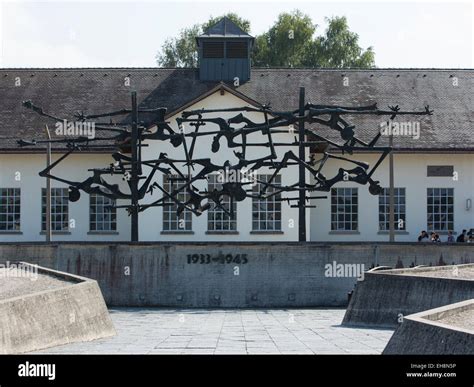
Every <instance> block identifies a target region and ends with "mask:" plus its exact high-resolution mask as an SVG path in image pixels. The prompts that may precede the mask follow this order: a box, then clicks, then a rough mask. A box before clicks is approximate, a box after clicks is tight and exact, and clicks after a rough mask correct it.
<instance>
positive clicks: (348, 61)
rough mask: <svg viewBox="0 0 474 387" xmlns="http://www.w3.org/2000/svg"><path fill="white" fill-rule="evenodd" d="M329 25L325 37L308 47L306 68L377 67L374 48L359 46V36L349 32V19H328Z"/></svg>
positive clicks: (305, 60)
mask: <svg viewBox="0 0 474 387" xmlns="http://www.w3.org/2000/svg"><path fill="white" fill-rule="evenodd" d="M326 20H327V21H328V23H329V25H328V28H327V30H326V32H325V34H324V35H323V36H319V37H317V38H316V39H315V40H314V41H313V42H312V43H311V44H310V46H309V47H308V50H307V51H306V53H305V58H304V59H303V60H302V63H303V65H304V66H308V67H326V68H328V67H329V68H347V67H354V68H371V67H374V66H375V53H374V51H373V49H372V47H369V48H367V50H365V51H364V50H363V49H362V48H361V47H360V46H359V35H357V34H356V33H354V32H351V31H350V30H349V26H348V24H347V19H346V18H345V17H344V16H343V17H333V18H329V19H328V18H326Z"/></svg>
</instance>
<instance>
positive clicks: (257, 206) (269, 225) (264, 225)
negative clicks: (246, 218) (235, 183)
mask: <svg viewBox="0 0 474 387" xmlns="http://www.w3.org/2000/svg"><path fill="white" fill-rule="evenodd" d="M271 177H272V175H258V177H257V180H259V181H262V182H265V183H267V182H269V181H270V178H271ZM271 184H273V185H275V186H276V187H268V188H267V189H266V191H265V195H270V196H269V197H268V198H267V199H257V198H252V230H253V231H281V201H280V198H281V194H276V195H272V194H274V193H275V192H277V191H278V188H277V187H279V186H281V176H280V175H277V176H275V178H274V179H273V181H272V183H271ZM263 187H265V185H264V184H261V183H257V184H255V185H254V186H253V189H252V191H253V192H252V193H253V195H258V194H259V192H260V190H261V189H263Z"/></svg>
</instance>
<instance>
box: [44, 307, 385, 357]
mask: <svg viewBox="0 0 474 387" xmlns="http://www.w3.org/2000/svg"><path fill="white" fill-rule="evenodd" d="M344 312H345V310H344V309H271V310H268V309H258V310H248V309H247V310H238V309H237V310H236V309H233V310H196V309H193V310H192V309H142V308H114V309H111V310H110V313H111V316H112V320H113V322H114V324H115V328H116V330H117V336H115V337H113V338H109V339H101V340H96V341H92V342H87V343H77V344H70V345H65V346H61V347H54V348H49V349H47V350H44V351H41V353H54V354H66V353H67V354H114V353H115V354H280V353H283V354H379V353H381V352H382V350H383V349H384V347H385V345H386V344H387V342H388V340H389V339H390V337H391V336H392V333H393V331H392V330H382V329H361V328H346V327H342V326H340V322H341V321H342V318H343V316H344Z"/></svg>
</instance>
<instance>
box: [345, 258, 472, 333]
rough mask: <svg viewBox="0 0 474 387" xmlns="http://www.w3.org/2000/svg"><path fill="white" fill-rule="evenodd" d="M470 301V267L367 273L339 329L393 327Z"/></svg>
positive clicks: (356, 289) (437, 267)
mask: <svg viewBox="0 0 474 387" xmlns="http://www.w3.org/2000/svg"><path fill="white" fill-rule="evenodd" d="M471 298H474V264H466V265H453V266H436V267H418V268H412V269H392V270H380V271H369V272H367V273H365V276H364V280H363V281H359V282H358V283H357V285H356V288H355V291H354V294H353V295H352V297H351V300H350V302H349V306H348V308H347V311H346V314H345V316H344V319H343V322H342V324H343V325H373V326H380V327H396V326H397V325H398V324H400V322H401V321H402V320H403V318H404V317H405V316H407V315H410V314H413V313H418V312H421V311H425V310H428V309H433V308H437V307H440V306H444V305H448V304H453V303H456V302H460V301H465V300H468V299H471Z"/></svg>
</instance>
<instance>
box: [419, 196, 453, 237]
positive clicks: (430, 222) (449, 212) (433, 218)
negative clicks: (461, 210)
mask: <svg viewBox="0 0 474 387" xmlns="http://www.w3.org/2000/svg"><path fill="white" fill-rule="evenodd" d="M427 203H428V207H427V211H426V212H427V229H428V230H429V231H449V230H453V229H454V188H428V189H427Z"/></svg>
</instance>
